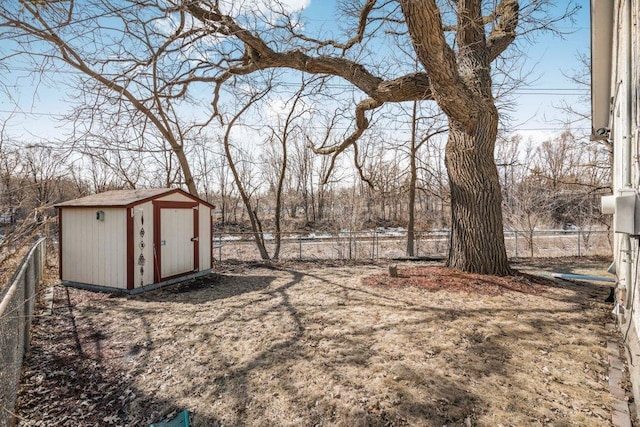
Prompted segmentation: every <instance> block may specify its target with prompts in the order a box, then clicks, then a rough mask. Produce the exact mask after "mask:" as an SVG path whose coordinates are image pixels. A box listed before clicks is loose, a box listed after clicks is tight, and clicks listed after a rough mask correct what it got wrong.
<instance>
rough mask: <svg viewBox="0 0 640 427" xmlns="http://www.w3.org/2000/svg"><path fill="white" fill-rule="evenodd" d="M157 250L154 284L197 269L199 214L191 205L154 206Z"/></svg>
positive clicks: (174, 203) (167, 204)
mask: <svg viewBox="0 0 640 427" xmlns="http://www.w3.org/2000/svg"><path fill="white" fill-rule="evenodd" d="M156 209H157V216H156V218H158V219H159V221H158V222H157V224H158V225H159V230H157V236H158V239H157V240H158V242H157V243H156V248H157V249H158V256H157V260H156V261H157V265H156V272H159V273H160V277H159V278H157V279H156V280H157V281H162V280H165V279H167V278H170V277H174V276H180V275H184V274H189V273H192V272H194V271H196V270H197V269H198V265H197V259H198V258H197V247H198V211H197V209H194V205H193V204H192V203H179V202H173V203H166V204H165V203H162V204H160V203H159V204H158V205H156Z"/></svg>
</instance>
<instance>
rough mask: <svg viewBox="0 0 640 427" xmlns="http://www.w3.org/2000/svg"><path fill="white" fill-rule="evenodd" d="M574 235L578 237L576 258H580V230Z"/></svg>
mask: <svg viewBox="0 0 640 427" xmlns="http://www.w3.org/2000/svg"><path fill="white" fill-rule="evenodd" d="M576 235H577V236H578V256H579V257H580V256H582V255H581V251H580V230H577V232H576Z"/></svg>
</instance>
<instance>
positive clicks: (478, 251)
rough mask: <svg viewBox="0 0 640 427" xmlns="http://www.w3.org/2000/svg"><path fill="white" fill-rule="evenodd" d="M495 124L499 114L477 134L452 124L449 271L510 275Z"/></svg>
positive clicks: (483, 121)
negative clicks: (496, 158)
mask: <svg viewBox="0 0 640 427" xmlns="http://www.w3.org/2000/svg"><path fill="white" fill-rule="evenodd" d="M489 110H490V109H489ZM497 120H498V116H497V114H496V112H495V111H493V114H492V113H491V111H487V112H484V113H482V114H481V115H480V117H479V118H478V120H477V122H476V123H477V125H476V127H475V129H474V130H475V132H473V133H471V132H469V131H468V129H467V128H465V126H462V125H460V124H459V123H455V122H454V121H452V120H449V126H450V129H449V140H448V142H447V148H446V157H445V163H446V166H447V173H448V175H449V182H450V186H451V242H450V248H449V257H448V259H447V265H448V266H449V267H453V268H456V269H459V270H463V271H468V272H473V273H481V274H496V275H508V274H510V273H511V270H510V268H509V263H508V261H507V252H506V248H505V244H504V233H503V229H502V193H501V191H500V183H499V180H498V169H497V167H496V165H495V161H494V159H493V149H494V146H495V140H496V133H497Z"/></svg>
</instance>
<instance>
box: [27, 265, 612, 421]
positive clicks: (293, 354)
mask: <svg viewBox="0 0 640 427" xmlns="http://www.w3.org/2000/svg"><path fill="white" fill-rule="evenodd" d="M514 266H515V267H516V268H518V269H520V270H521V271H525V272H527V273H528V274H532V273H538V274H539V273H540V271H541V270H547V271H560V270H564V271H580V272H588V273H591V274H593V273H596V272H601V271H602V269H604V268H606V267H607V265H606V260H597V259H596V260H594V259H590V260H585V259H563V260H558V261H549V260H547V261H542V262H538V263H537V264H535V265H531V264H525V263H522V262H519V263H515V264H514ZM387 267H388V264H369V265H331V264H318V263H313V264H312V263H307V264H304V263H288V264H281V265H278V266H270V267H267V266H264V265H246V264H238V265H224V266H221V267H220V268H219V270H218V271H216V273H215V274H212V275H210V276H207V277H205V278H201V279H198V280H195V281H191V282H187V283H183V284H180V285H174V286H171V287H167V288H164V289H160V290H156V291H151V292H148V293H146V294H142V295H136V296H114V295H108V294H100V293H93V292H89V291H83V290H78V289H68V288H63V287H61V286H54V287H53V305H52V311H51V312H49V308H48V306H47V304H43V305H42V308H41V313H40V316H39V317H37V319H36V323H35V325H34V328H33V331H34V338H33V343H32V349H31V352H30V354H29V356H28V358H27V360H26V362H25V369H24V375H23V381H22V385H21V388H20V391H19V399H18V400H19V401H18V406H17V414H18V416H19V417H20V425H22V426H32V425H33V426H36V425H46V426H49V425H59V426H84V425H86V426H93V425H100V426H102V425H114V426H116V425H117V426H121V425H130V426H142V425H148V424H149V423H151V422H155V421H159V420H162V419H163V418H165V417H170V416H172V415H174V414H175V413H176V412H177V411H179V410H181V409H188V410H189V411H190V412H191V414H192V425H194V426H223V425H224V426H245V425H247V426H266V425H274V426H275V425H278V426H404V425H414V426H444V425H447V426H465V427H467V426H503V427H507V426H525V425H526V426H556V427H559V426H577V425H579V426H609V425H611V421H610V420H611V407H612V400H611V399H612V398H611V396H610V394H609V392H608V385H607V377H606V375H607V363H608V362H607V357H606V342H607V339H609V338H613V339H617V333H616V332H615V331H610V330H608V329H606V328H605V324H606V323H608V322H611V314H610V312H611V309H612V305H611V304H610V303H605V302H604V300H605V298H606V297H607V295H608V288H607V287H606V286H600V285H596V284H588V283H582V284H577V283H571V282H566V281H553V280H550V279H545V278H540V277H538V278H536V277H534V276H531V275H524V276H519V277H513V278H508V279H506V278H496V277H483V276H474V275H464V274H461V273H456V272H451V271H449V270H447V269H444V268H443V267H442V266H441V265H440V264H437V263H426V262H423V263H401V264H399V265H398V270H399V271H398V272H399V277H398V278H395V279H391V278H389V277H388V274H387V272H388V270H387ZM611 335H616V336H614V337H611Z"/></svg>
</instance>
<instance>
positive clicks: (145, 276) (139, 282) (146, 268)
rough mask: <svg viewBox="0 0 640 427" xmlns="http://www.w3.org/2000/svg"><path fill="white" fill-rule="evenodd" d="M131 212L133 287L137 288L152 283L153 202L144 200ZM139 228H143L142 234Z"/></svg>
mask: <svg viewBox="0 0 640 427" xmlns="http://www.w3.org/2000/svg"><path fill="white" fill-rule="evenodd" d="M133 214H134V215H133V264H134V266H133V277H134V279H133V287H134V288H139V287H141V286H145V285H150V284H152V283H153V268H154V257H153V227H154V224H153V204H152V203H151V202H146V203H142V204H140V205H137V206H135V207H134V208H133ZM143 220H144V221H143ZM141 230H144V235H142V236H141V233H140V231H141ZM140 255H142V256H143V258H144V264H143V265H140ZM141 267H142V274H141V273H140V268H141Z"/></svg>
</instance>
